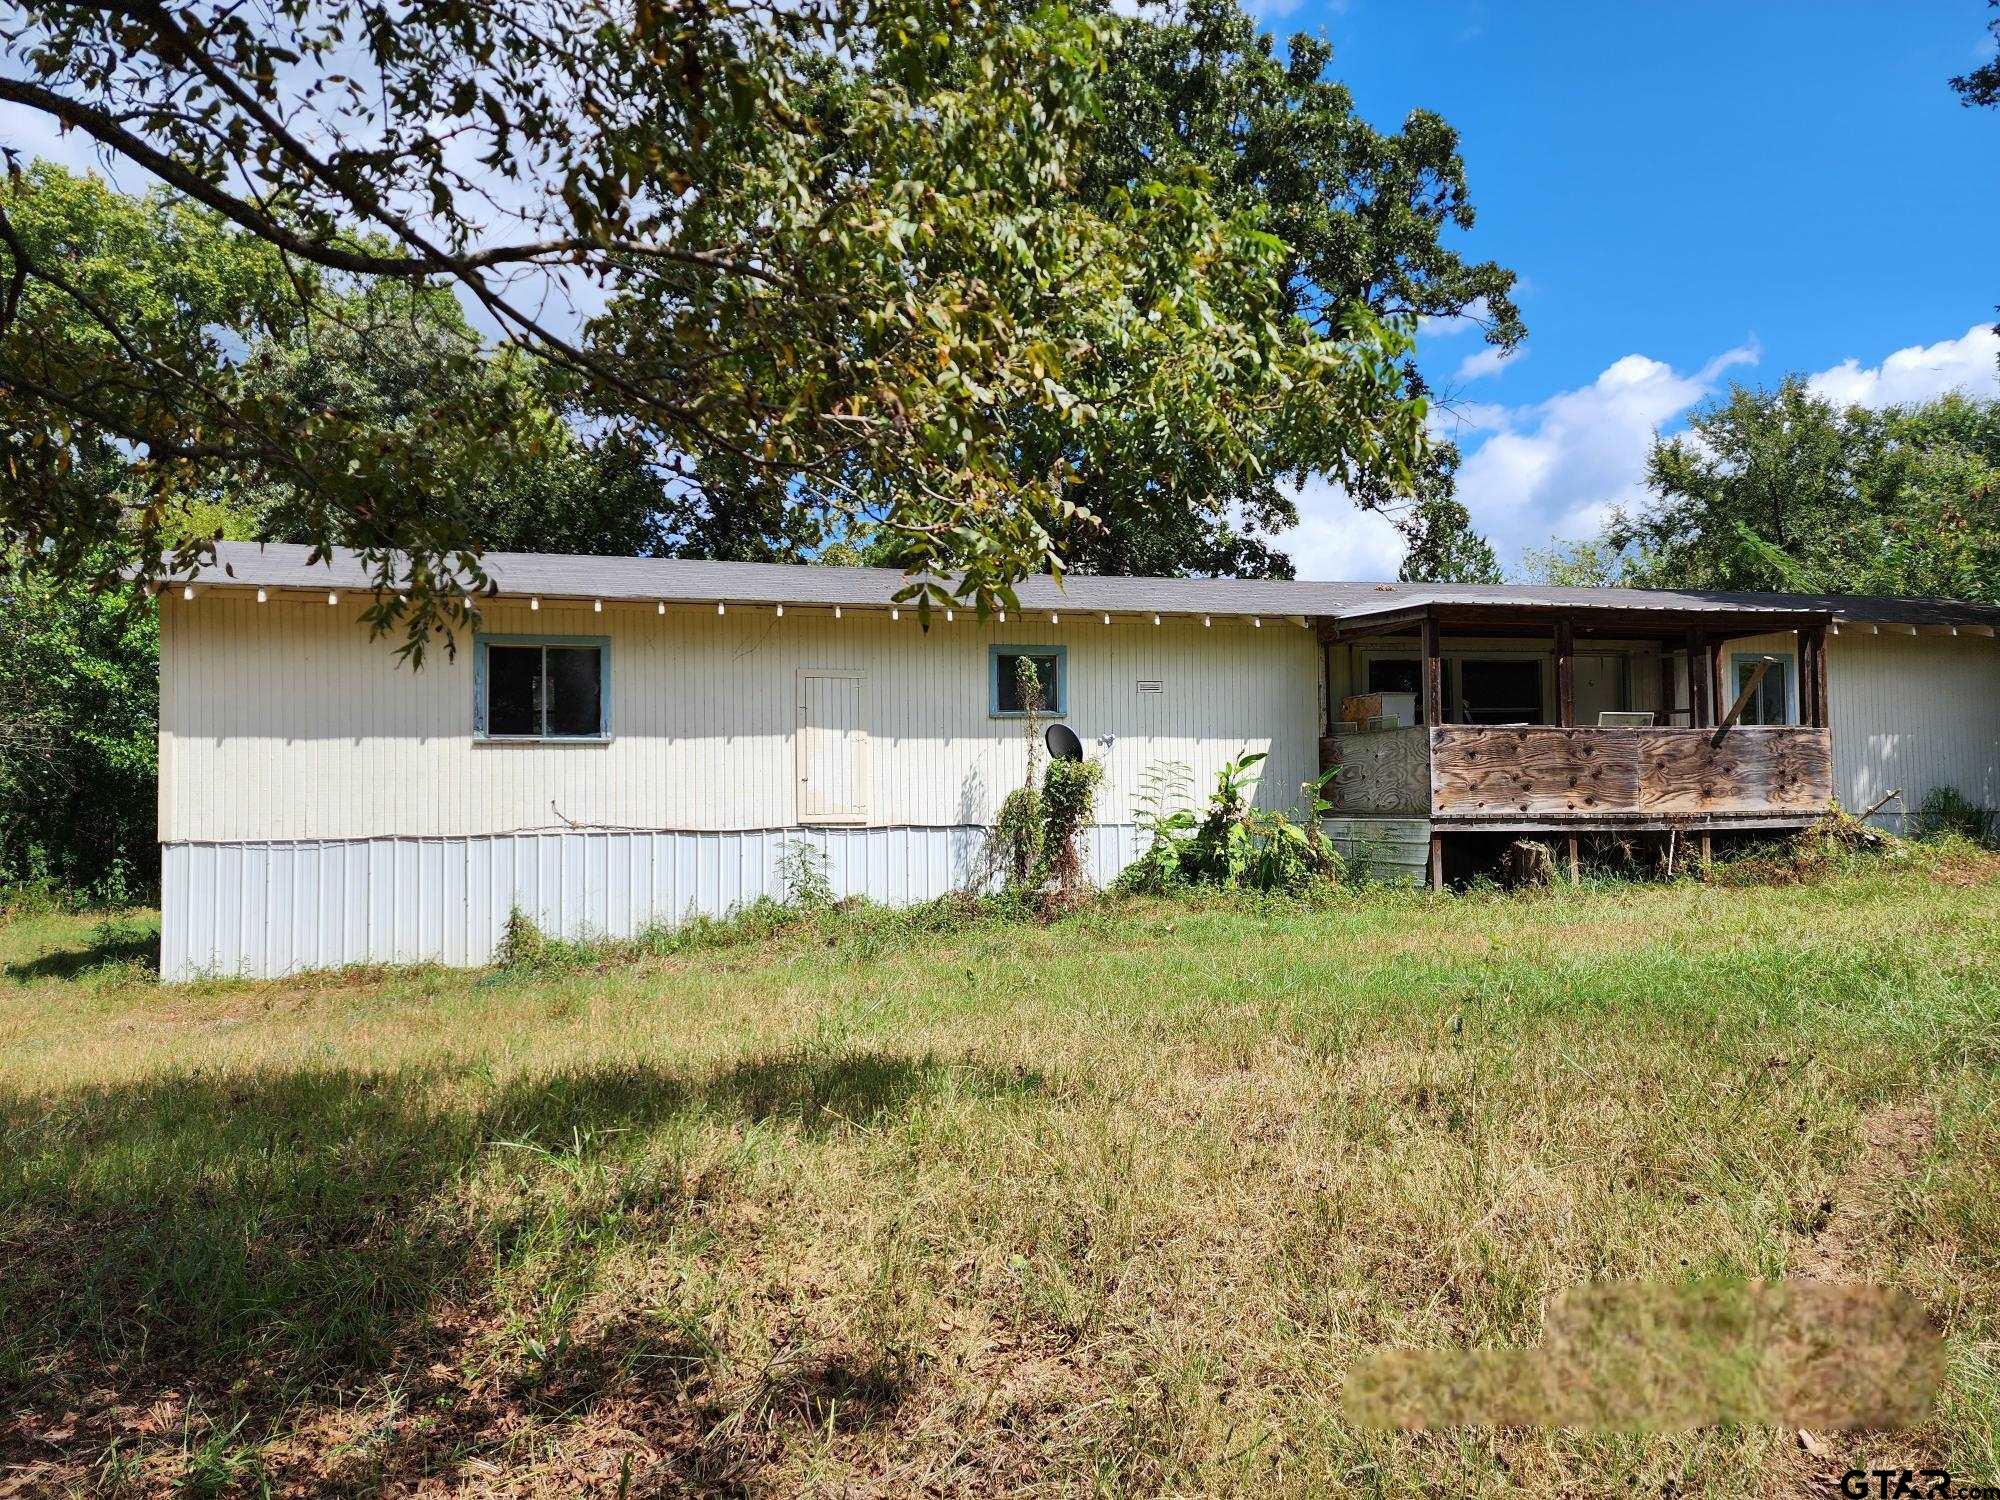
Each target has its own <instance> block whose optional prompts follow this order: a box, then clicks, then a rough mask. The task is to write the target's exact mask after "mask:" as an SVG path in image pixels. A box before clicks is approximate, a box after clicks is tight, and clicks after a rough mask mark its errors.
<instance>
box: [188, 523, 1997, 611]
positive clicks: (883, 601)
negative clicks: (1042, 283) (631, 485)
mask: <svg viewBox="0 0 2000 1500" xmlns="http://www.w3.org/2000/svg"><path fill="white" fill-rule="evenodd" d="M309 555H310V549H308V548H306V547H301V546H291V545H286V544H282V543H276V542H273V543H257V542H222V543H220V544H218V545H217V548H216V560H215V562H214V563H213V564H211V565H209V566H207V567H203V568H200V569H197V570H196V571H195V572H194V573H193V574H191V575H188V576H187V578H186V579H185V581H187V582H191V583H194V584H196V585H199V586H202V587H207V588H229V587H236V588H274V589H366V588H368V587H369V586H370V579H369V575H368V572H367V569H366V568H365V567H363V566H362V564H361V561H360V559H359V557H358V555H356V554H354V553H349V552H340V553H336V554H335V555H334V556H333V557H332V558H331V559H330V560H329V561H327V562H323V563H318V564H312V563H309V562H307V558H308V556H309ZM482 562H483V565H484V567H485V569H486V572H487V576H488V577H489V578H491V579H492V581H493V582H494V584H495V585H497V587H498V589H499V591H500V592H501V593H502V594H505V595H514V596H517V597H518V596H526V595H539V596H541V597H544V598H550V599H564V598H576V599H606V600H645V601H648V602H650V601H653V600H665V601H667V602H669V603H677V602H678V603H703V604H706V603H714V602H720V603H726V604H798V605H808V606H810V605H819V606H830V605H835V604H838V605H844V606H848V607H851V608H856V609H866V608H876V609H880V608H885V607H886V606H887V605H888V604H889V603H890V601H891V599H892V597H893V596H894V595H895V594H896V592H897V591H898V590H899V589H901V588H902V587H903V585H904V583H905V582H906V580H905V578H904V576H903V574H901V573H899V572H897V571H896V570H894V569H891V568H835V567H809V566H804V565H800V564H793V563H737V562H697V561H691V560H688V559H682V558H651V557H571V556H565V555H560V554H555V553H544V552H489V553H487V554H486V555H485V557H484V558H483V559H482ZM176 581H177V582H178V581H182V580H180V579H178V578H177V580H176ZM1017 592H1018V594H1019V596H1020V600H1021V606H1022V608H1023V609H1032V610H1037V611H1040V610H1057V611H1061V610H1076V611H1079V612H1087V611H1097V612H1107V613H1112V614H1140V613H1146V612H1150V611H1159V612H1160V613H1163V614H1177V615H1193V614H1218V615H1252V614H1255V615H1269V616H1272V617H1283V616H1286V615H1304V616H1314V615H1323V616H1329V617H1335V618H1342V617H1345V618H1354V617H1358V616H1363V615H1369V614H1375V613H1379V612H1382V611H1385V610H1395V609H1407V608H1411V607H1414V606H1418V605H1422V604H1432V603H1434V604H1443V605H1496V606H1509V605H1511V606H1514V607H1517V608H1518V607H1522V606H1526V607H1530V608H1550V609H1580V610H1645V611H1654V610H1658V611H1671V612H1676V613H1678V612H1696V613H1715V614H1748V613H1762V612H1770V613H1777V614H1799V613H1806V612H1826V613H1831V614H1832V615H1833V616H1834V617H1835V618H1837V619H1842V620H1854V621H1862V622H1879V623H1883V624H1908V625H1972V626H1987V627H1992V626H2000V607H1996V606H1993V605H1984V604H1959V603H1953V602H1949V601H1945V600H1937V599H1885V598H1863V597H1850V596H1841V595H1829V594H1766V593H1687V592H1676V591H1669V590H1664V589H1578V588H1544V587H1540V586H1537V585H1528V584H1434V583H1315V582H1309V581H1307V580H1303V579H1301V580H1296V581H1292V580H1278V579H1238V578H1099V577H1091V576H1086V575H1082V574H1075V573H1072V574H1070V575H1069V576H1068V577H1067V578H1065V579H1064V580H1063V581H1062V582H1061V583H1060V584H1059V583H1057V582H1056V580H1054V579H1053V578H1048V577H1041V576H1038V577H1034V578H1029V579H1025V580H1023V581H1022V583H1021V584H1020V586H1019V588H1018V590H1017Z"/></svg>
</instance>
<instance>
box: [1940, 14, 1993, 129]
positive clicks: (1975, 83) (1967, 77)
mask: <svg viewBox="0 0 2000 1500" xmlns="http://www.w3.org/2000/svg"><path fill="white" fill-rule="evenodd" d="M1987 3H1988V4H1989V5H1991V6H1992V7H1993V8H1994V9H1995V10H2000V0H1987ZM1986 31H1987V34H1988V35H1989V36H1991V37H1992V38H1993V44H1994V46H1995V48H2000V16H1996V17H1995V18H1994V19H1993V20H1991V21H1988V22H1987V23H1986ZM1951 86H1952V88H1953V89H1955V90H1956V91H1957V93H1958V97H1959V99H1960V101H1961V102H1963V103H1964V104H1966V105H1968V106H1974V105H1983V106H1985V107H1986V108H1988V109H1991V108H1994V107H1995V106H2000V56H1995V57H1994V58H1993V59H1992V60H1991V61H1990V62H1985V63H1981V64H1980V65H1979V66H1978V67H1976V68H1974V69H1973V70H1972V71H1971V72H1969V73H1962V74H1960V75H1959V76H1958V77H1956V78H1954V79H1952V81H1951Z"/></svg>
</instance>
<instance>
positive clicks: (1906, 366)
mask: <svg viewBox="0 0 2000 1500" xmlns="http://www.w3.org/2000/svg"><path fill="white" fill-rule="evenodd" d="M1806 384H1807V385H1808V386H1809V387H1810V388H1811V390H1812V391H1813V393H1814V394H1815V395H1818V396H1823V397H1825V398H1826V399H1827V400H1829V401H1833V402H1837V403H1838V404H1840V405H1842V406H1868V407H1882V406H1902V405H1907V404H1910V403H1913V402H1919V401H1930V400H1933V399H1935V398H1936V397H1939V396H1942V395H1944V394H1945V393H1946V392H1947V391H1964V392H1966V393H1967V394H1968V395H1973V396H1989V397H1990V396H2000V333H1995V332H1994V331H1993V328H1992V326H1991V325H1990V324H1986V323H1979V324H1975V325H1974V326H1973V327H1971V328H1968V329H1967V330H1966V331H1965V334H1964V336H1963V337H1960V338H1955V339H1945V340H1943V341H1942V342H1940V343H1936V344H1912V345H1911V346H1910V347H1909V348H1907V349H1898V350H1897V351H1896V352H1895V353H1894V354H1891V355H1890V356H1889V357H1888V358H1887V359H1885V360H1883V361H1882V363H1881V364H1879V365H1867V366H1864V365H1863V364H1862V363H1861V361H1860V360H1858V359H1852V358H1849V359H1844V360H1842V361H1841V362H1840V363H1839V364H1837V365H1835V366H1834V367H1833V368H1832V369H1831V370H1822V371H1820V373H1819V374H1817V375H1815V376H1813V377H1812V378H1811V379H1810V380H1808V381H1807V382H1806Z"/></svg>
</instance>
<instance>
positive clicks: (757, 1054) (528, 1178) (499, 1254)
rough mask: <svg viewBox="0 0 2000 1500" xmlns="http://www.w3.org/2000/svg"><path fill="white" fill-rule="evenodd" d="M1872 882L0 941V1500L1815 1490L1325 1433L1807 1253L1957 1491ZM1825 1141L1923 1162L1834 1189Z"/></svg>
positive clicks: (1977, 1061) (1981, 1390)
mask: <svg viewBox="0 0 2000 1500" xmlns="http://www.w3.org/2000/svg"><path fill="white" fill-rule="evenodd" d="M1916 863H1917V864H1918V866H1919V867H1918V868H1914V869H1911V870H1907V871H1904V872H1901V873H1891V872H1878V873H1863V874H1846V875H1841V874H1835V875H1833V876H1832V877H1830V878H1828V879H1827V880H1825V881H1824V882H1822V883H1819V884H1815V885H1810V886H1794V887H1787V888H1783V889H1760V888H1748V889H1727V890H1724V889H1716V888H1712V887H1704V886H1699V885H1692V884H1683V885H1675V886H1667V887H1655V888H1641V887H1606V888H1602V889H1596V890H1584V891H1578V892H1573V891H1566V890H1558V891H1555V892H1552V893H1546V894H1538V895H1534V896H1530V897H1525V898H1520V899H1505V898H1499V897H1495V896H1479V895H1475V896H1472V897H1464V898H1450V899H1444V900H1433V899H1430V898H1427V897H1424V896H1420V895H1414V894H1391V893H1375V894H1360V895H1355V896H1351V897H1347V898H1343V899H1342V900H1341V901H1340V902H1338V903H1337V904H1335V905H1332V906H1328V907H1325V908H1323V909H1318V910H1301V909H1293V908H1285V907H1266V908H1252V907H1243V906H1232V905H1223V906H1213V907H1189V906H1181V905H1174V904H1170V903H1155V904H1145V905H1138V906H1121V907H1116V908H1111V909H1093V910H1090V911H1087V912H1084V913H1082V914H1079V915H1078V916H1075V917H1072V918H1070V919H1067V920H1065V921H1063V922H1060V923H1057V924H1055V925H1053V926H1048V927H1038V926H1013V925H1007V924H1001V923H980V922H972V923H970V924H968V925H965V926H963V927H961V928H959V929H957V930H947V931H942V932H940V931H935V930H930V931H918V930H915V929H914V928H913V927H912V926H911V925H910V924H907V923H901V922H898V921H896V920H893V919H889V918H883V917H878V916H874V915H868V914H864V915H861V916H850V917H841V918H828V919H824V920H821V921H815V922H810V923H804V924H801V925H799V926H797V927H795V928H794V929H792V930H790V931H788V932H785V933H783V934H781V935H778V936H776V937H773V938H770V939H768V940H767V941H764V942H761V943H757V944H752V945H745V946H739V947H721V948H714V949H710V950H708V951H704V952H695V953H687V954H678V955H673V956H670V957H667V958H663V959H651V960H643V959H642V960H636V961H632V962H628V963H620V964H616V965H604V966H585V967H581V968H577V969H573V970H564V971H553V972H540V973H489V974H477V975H466V974H450V973H444V972H439V971H412V972H402V973H380V974H372V975H366V976H341V977H336V978H315V979H310V980H303V981H299V982H295V983H286V984H273V985H213V986H205V987H196V988H189V989H177V990H163V989H160V988H159V987H157V986H155V985H153V984H152V983H151V982H150V981H149V980H148V979H147V978H146V977H145V976H144V975H143V973H140V972H137V971H136V970H134V969H133V968H131V967H130V966H129V959H130V956H131V955H130V948H131V946H132V945H131V944H129V943H127V944H125V945H124V946H123V947H121V946H120V943H119V940H118V938H117V935H116V933H115V932H108V933H105V934H102V935H101V938H94V935H93V931H92V928H91V926H90V924H88V923H79V922H75V921H69V920H60V919H44V920H40V921H37V922H16V923H14V924H12V925H10V926H7V927H0V958H4V959H5V961H6V962H8V963H9V964H10V965H12V966H13V967H12V968H11V969H10V970H9V975H8V977H7V979H5V980H4V981H0V1130H4V1132H5V1133H4V1136H0V1300H4V1304H5V1305H4V1306H0V1329H4V1333H3V1334H0V1466H12V1468H11V1473H12V1474H13V1475H14V1477H15V1478H16V1479H18V1480H20V1481H22V1482H23V1484H24V1485H25V1487H26V1489H27V1490H28V1491H29V1492H37V1491H44V1490H46V1491H52V1492H61V1490H63V1489H64V1488H65V1487H67V1488H73V1489H76V1490H79V1491H84V1492H89V1491H92V1490H99V1489H101V1490H107V1491H109V1490H115V1489H118V1488H119V1487H121V1486H122V1487H125V1488H127V1489H129V1490H131V1491H132V1492H149V1491H167V1490H172V1489H175V1488H177V1487H178V1488H181V1489H183V1490H195V1491H200V1490H202V1489H207V1490H208V1491H210V1492H229V1491H241V1492H246V1493H255V1492H257V1491H258V1489H259V1487H260V1486H261V1487H268V1488H269V1489H270V1490H271V1491H272V1492H273V1493H287V1494H289V1493H371V1492H375V1491H377V1490H381V1489H388V1490H392V1491H397V1492H425V1493H439V1494H446V1493H479V1494H488V1493H491V1494H568V1493H575V1492H579V1491H591V1492H600V1493H605V1494H616V1493H620V1492H621V1489H622V1491H623V1492H625V1493H629V1494H634V1495H642V1494H672V1493H683V1492H697V1491H718V1490H719V1491H734V1492H747V1493H754V1494H779V1493H785V1494H790V1493H799V1492H815V1493H841V1494H883V1495H890V1494H907V1493H913V1492H934V1493H962V1494H995V1493H1081V1492H1105V1493H1141V1492H1143V1493H1158V1492H1172V1493H1184V1494H1191V1493H1234V1492H1245V1491H1256V1492H1259V1493H1261V1494H1267V1495H1270V1494H1275V1495H1285V1494H1300V1495H1305V1494H1323V1493H1329V1492H1332V1493H1360V1494H1398V1495H1400V1494H1411V1493H1418V1494H1434V1495H1440V1496H1444V1495H1461V1494H1473V1493H1527V1494H1551V1495H1553V1494H1573V1493H1588V1494H1609V1493H1616V1494H1646V1495H1663V1494H1673V1495H1688V1494H1713V1495H1725V1494H1726V1495H1738V1494H1743V1493H1773V1492H1778V1491H1780V1490H1782V1488H1783V1487H1785V1486H1789V1485H1794V1484H1799V1483H1804V1482H1806V1481H1808V1480H1810V1479H1811V1478H1812V1477H1813V1476H1812V1474H1811V1473H1809V1472H1808V1471H1806V1470H1804V1469H1802V1468H1801V1467H1800V1464H1799V1462H1798V1460H1797V1457H1796V1455H1797V1452H1798V1449H1797V1445H1796V1439H1795V1437H1794V1435H1793V1434H1792V1433H1790V1432H1787V1431H1784V1430H1780V1429H1777V1428H1748V1429H1740V1430H1736V1429H1728V1428H1706V1429H1699V1430H1695V1431H1692V1432H1681V1433H1668V1434H1651V1435H1647V1434H1639V1433H1619V1432H1586V1431H1560V1430H1557V1431H1533V1430H1505V1431H1490V1430H1482V1429H1477V1428H1466V1429H1453V1430H1448V1431H1443V1432H1433V1433H1400V1432H1377V1431H1368V1430H1363V1429H1360V1428H1357V1427H1356V1426H1355V1425H1354V1424H1353V1423H1352V1422H1351V1421H1350V1419H1349V1417H1348V1415H1347V1413H1346V1411H1345V1410H1344V1407H1343V1402H1342V1397H1343V1386H1344V1381H1345V1377H1346V1374H1347V1372H1348V1371H1349V1370H1350V1368H1352V1367H1353V1366H1354V1364H1355V1362H1356V1360H1357V1359H1359V1358H1360V1357H1362V1356H1363V1355H1364V1354H1365V1353H1366V1352H1367V1351H1369V1350H1371V1349H1373V1348H1375V1347H1377V1346H1380V1345H1384V1344H1388V1345H1396V1346H1406V1347H1417V1348H1451V1347H1496V1346H1500V1345H1505V1344H1521V1343H1528V1342H1531V1341H1532V1340H1533V1339H1534V1338H1536V1337H1537V1335H1538V1331H1539V1329H1540V1326H1541V1319H1542V1315H1543V1312H1544V1310H1545V1309H1546V1308H1547V1306H1548V1305H1549V1303H1550V1302H1551V1300H1552V1299H1554V1298H1555V1297H1557V1296H1558V1295H1559V1294H1561V1293H1562V1292H1564V1291H1565V1290H1569V1289H1574V1288H1578V1287H1580V1286H1584V1285H1587V1284H1589V1283H1591V1282H1593V1281H1599V1280H1607V1279H1609V1280H1638V1279H1651V1280H1660V1281H1665V1282H1668V1283H1689V1282H1693V1281H1695V1280H1697V1279H1699V1278H1719V1279H1722V1280H1730V1279H1732V1278H1733V1279H1736V1280H1741V1279H1745V1278H1753V1277H1780V1276H1783V1275H1785V1274H1787V1273H1788V1272H1796V1271H1799V1270H1801V1269H1804V1268H1806V1266H1807V1265H1808V1263H1809V1262H1810V1261H1811V1260H1812V1258H1813V1257H1816V1256H1820V1255H1822V1254H1824V1253H1826V1251H1825V1232H1826V1231H1827V1229H1828V1226H1829V1225H1832V1226H1836V1227H1837V1233H1838V1234H1839V1236H1840V1237H1841V1239H1842V1240H1843V1241H1844V1242H1845V1244H1844V1246H1843V1260H1842V1265H1843V1268H1844V1269H1846V1270H1848V1271H1851V1273H1852V1274H1853V1276H1855V1277H1856V1278H1860V1279H1866V1280H1870V1281H1874V1282H1879V1283H1881V1284H1885V1285H1891V1286H1897V1287H1902V1288H1904V1289H1906V1290H1908V1291H1909V1292H1910V1293H1912V1294H1913V1295H1914V1296H1916V1297H1917V1298H1918V1299H1919V1300H1920V1301H1921V1302H1922V1304H1923V1306H1924V1307H1925V1309H1926V1310H1927V1311H1928V1313H1929V1314H1930V1315H1931V1316H1932V1317H1933V1318H1934V1319H1935V1320H1936V1321H1937V1324H1938V1326H1939V1327H1940V1328H1942V1329H1943V1330H1944V1331H1945V1333H1946V1335H1947V1339H1948V1350H1949V1360H1950V1363H1949V1378H1948V1381H1947V1385H1946V1388H1945V1391H1944V1393H1943V1394H1942V1396H1941V1397H1940V1400H1939V1402H1938V1403H1937V1405H1936V1407H1935V1409H1934V1411H1933V1413H1932V1416H1931V1418H1930V1419H1929V1421H1928V1422H1927V1423H1926V1425H1925V1426H1923V1427H1922V1428H1921V1429H1920V1430H1918V1431H1917V1432H1915V1433H1913V1434H1908V1435H1904V1436H1902V1437H1899V1438H1897V1439H1895V1440H1894V1443H1893V1451H1894V1452H1896V1453H1898V1454H1904V1453H1907V1454H1910V1455H1915V1456H1921V1457H1925V1458H1928V1459H1931V1460H1935V1461H1941V1462H1943V1463H1945V1464H1947V1465H1948V1466H1950V1467H1951V1468H1952V1469H1953V1471H1954V1472H1955V1474H1956V1475H1957V1476H1958V1478H1959V1479H1960V1481H1961V1482H1966V1483H1969V1482H1975V1481H1980V1480H1984V1481H1987V1482H1992V1481H1994V1480H1996V1479H2000V1472H1996V1471H2000V1461H1996V1448H1997V1446H2000V1445H1997V1444H1996V1428H2000V1355H1996V1345H1995V1342H1994V1341H1995V1339H1996V1337H2000V1335H1997V1334H1996V1314H1995V1312H1994V1308H1995V1307H1996V1305H2000V1303H1996V1293H2000V1194H1996V1192H1995V1183H1994V1170H1995V1169H1994V1163H1995V1161H1996V1160H2000V1125H1996V1123H1995V1118H1996V1111H1995V1109H1994V1107H1993V1106H1994V1103H1995V1098H1996V1092H2000V1091H1996V1087H1995V1077H1996V1066H2000V953H1996V951H1995V945H1994V942H1993V938H1992V934H1993V933H1994V932H1995V931H1996V930H2000V881H1996V878H1995V872H1994V871H1993V870H1992V869H1991V868H1990V867H1989V868H1988V869H1986V870H1985V871H1984V872H1983V873H1982V874H1980V875H1978V876H1977V877H1976V878H1967V877H1966V876H1965V873H1964V872H1965V869H1966V866H1965V864H1964V862H1963V860H1959V861H1956V862H1954V863H1953V865H1952V867H1951V876H1952V878H1951V879H1949V880H1947V881H1942V882H1941V881H1938V880H1935V879H1933V878H1931V876H1930V874H1929V873H1928V870H1927V866H1925V863H1924V861H1922V860H1918V861H1917V862H1916ZM99 940H101V942H102V945H103V947H104V951H105V952H106V954H107V956H108V958H109V959H110V961H111V966H110V967H108V968H96V969H93V968H92V967H90V961H89V959H88V956H87V955H88V953H89V952H90V946H91V944H92V942H93V941H99ZM78 954H82V955H85V956H84V957H81V958H79V957H77V956H76V955H78ZM51 955H53V957H52V956H51ZM63 955H71V956H69V957H65V956H63ZM121 964H124V965H125V966H123V967H121V966H120V965H121ZM1884 1110H1891V1111H1906V1110H1916V1111H1919V1112H1920V1113H1921V1117H1922V1118H1923V1119H1925V1120H1926V1121H1928V1122H1932V1128H1931V1129H1930V1130H1929V1132H1928V1134H1927V1136H1926V1137H1925V1139H1924V1140H1923V1141H1922V1143H1921V1144H1920V1146H1918V1147H1916V1148H1915V1149H1914V1150H1912V1151H1911V1152H1910V1153H1909V1154H1908V1159H1907V1160H1905V1159H1904V1158H1901V1157H1899V1158H1897V1159H1896V1166H1895V1169H1894V1171H1893V1172H1880V1173H1877V1174H1875V1175H1874V1176H1873V1177H1865V1178H1857V1176H1856V1173H1857V1171H1858V1170H1862V1169H1864V1168H1865V1163H1866V1161H1867V1160H1868V1158H1867V1157H1866V1155H1865V1153H1867V1152H1868V1151H1869V1149H1870V1148H1869V1139H1870V1138H1869V1134H1868V1130H1869V1122H1870V1121H1871V1120H1875V1119H1877V1118H1878V1117H1879V1116H1880V1114H1881V1112H1882V1111H1884ZM1859 1180H1866V1181H1868V1183H1869V1190H1868V1196H1867V1201H1866V1203H1865V1205H1864V1206H1862V1207H1859V1208H1857V1207H1855V1206H1854V1205H1853V1204H1852V1203H1851V1202H1850V1199H1851V1198H1852V1197H1853V1194H1854V1191H1855V1189H1854V1186H1853V1185H1854V1184H1855V1183H1856V1182H1857V1181H1859ZM1829 1205H1830V1206H1829ZM9 1424H11V1426H10V1425H9ZM1885 1441H1886V1440H1885ZM1882 1451H1885V1452H1886V1451H1891V1450H1890V1449H1884V1450H1882ZM0 1472H8V1471H7V1470H5V1469H0Z"/></svg>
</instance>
